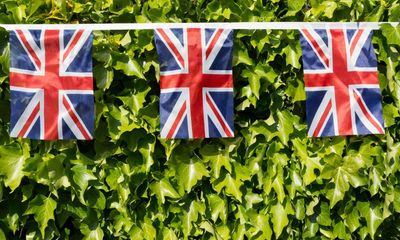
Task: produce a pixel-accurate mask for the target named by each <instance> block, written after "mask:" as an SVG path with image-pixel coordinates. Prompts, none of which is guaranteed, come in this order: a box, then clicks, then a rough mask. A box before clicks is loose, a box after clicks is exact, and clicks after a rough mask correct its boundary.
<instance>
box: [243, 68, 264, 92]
mask: <svg viewBox="0 0 400 240" xmlns="http://www.w3.org/2000/svg"><path fill="white" fill-rule="evenodd" d="M241 76H242V77H244V78H247V79H248V80H249V84H250V88H251V91H252V93H253V94H254V96H256V98H257V99H259V98H260V76H259V75H258V74H255V73H253V72H252V71H249V70H247V69H245V70H243V71H242V74H241Z"/></svg>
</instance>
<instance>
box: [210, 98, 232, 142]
mask: <svg viewBox="0 0 400 240" xmlns="http://www.w3.org/2000/svg"><path fill="white" fill-rule="evenodd" d="M206 101H207V103H208V106H210V108H211V110H212V111H213V113H214V114H215V116H216V117H217V119H218V122H219V123H220V124H221V126H222V129H223V130H224V132H225V134H226V136H228V137H233V136H232V134H231V131H230V128H229V126H227V125H226V124H225V121H224V120H223V118H222V116H221V115H220V114H219V112H218V110H217V108H216V107H215V106H214V103H213V102H212V101H211V99H210V97H209V96H208V94H206Z"/></svg>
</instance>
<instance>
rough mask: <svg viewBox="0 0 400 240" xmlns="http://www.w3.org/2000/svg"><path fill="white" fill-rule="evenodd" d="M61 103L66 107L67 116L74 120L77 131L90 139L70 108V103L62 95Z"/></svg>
mask: <svg viewBox="0 0 400 240" xmlns="http://www.w3.org/2000/svg"><path fill="white" fill-rule="evenodd" d="M63 104H64V106H65V108H66V109H67V112H68V114H69V116H70V117H71V118H72V121H74V123H75V124H76V126H77V127H78V129H79V131H80V132H81V133H82V135H83V137H84V138H85V139H86V140H90V139H91V137H90V135H89V134H88V133H87V131H86V129H85V128H84V127H83V125H82V123H81V121H80V120H79V119H78V117H77V116H76V115H75V112H74V111H73V110H72V106H70V104H69V103H68V101H67V99H66V98H65V97H63Z"/></svg>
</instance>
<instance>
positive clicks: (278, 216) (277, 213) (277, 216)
mask: <svg viewBox="0 0 400 240" xmlns="http://www.w3.org/2000/svg"><path fill="white" fill-rule="evenodd" d="M271 213H272V219H271V220H272V224H273V225H274V232H275V235H276V238H279V236H280V235H281V234H282V230H283V229H284V228H285V227H286V226H287V225H288V223H289V219H288V217H287V212H286V210H285V207H284V206H283V205H282V204H280V203H279V202H278V203H277V204H276V205H274V206H272V207H271Z"/></svg>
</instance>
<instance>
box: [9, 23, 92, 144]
mask: <svg viewBox="0 0 400 240" xmlns="http://www.w3.org/2000/svg"><path fill="white" fill-rule="evenodd" d="M92 38H93V37H92V33H91V31H88V30H15V31H11V32H10V44H11V46H10V52H11V54H10V65H11V66H10V90H11V96H10V97H11V126H10V136H11V137H23V138H31V139H45V140H55V139H86V140H88V139H92V138H93V127H94V99H93V77H92Z"/></svg>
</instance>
